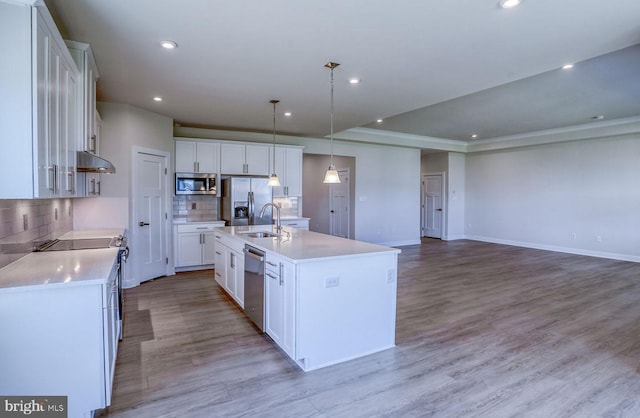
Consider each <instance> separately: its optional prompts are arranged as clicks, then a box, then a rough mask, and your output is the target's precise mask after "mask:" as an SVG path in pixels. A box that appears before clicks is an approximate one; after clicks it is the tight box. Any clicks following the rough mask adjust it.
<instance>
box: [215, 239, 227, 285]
mask: <svg viewBox="0 0 640 418" xmlns="http://www.w3.org/2000/svg"><path fill="white" fill-rule="evenodd" d="M226 248H227V247H225V246H224V245H222V244H221V243H220V241H219V240H218V242H217V243H216V249H215V254H216V268H215V272H214V276H215V278H216V282H218V284H219V285H220V286H222V288H225V287H226V285H227V283H226V281H227V255H226V254H225V250H226Z"/></svg>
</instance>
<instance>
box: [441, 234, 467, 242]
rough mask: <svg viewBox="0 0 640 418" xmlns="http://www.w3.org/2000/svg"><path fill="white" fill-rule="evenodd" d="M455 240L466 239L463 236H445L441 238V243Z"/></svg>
mask: <svg viewBox="0 0 640 418" xmlns="http://www.w3.org/2000/svg"><path fill="white" fill-rule="evenodd" d="M457 239H466V237H465V236H464V235H447V236H444V237H442V240H443V241H455V240H457Z"/></svg>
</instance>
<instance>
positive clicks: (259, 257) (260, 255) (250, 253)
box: [244, 247, 264, 262]
mask: <svg viewBox="0 0 640 418" xmlns="http://www.w3.org/2000/svg"><path fill="white" fill-rule="evenodd" d="M244 253H245V254H246V255H248V256H249V257H251V258H255V259H256V260H258V261H260V262H263V261H264V253H263V252H260V251H258V250H255V249H253V248H247V247H245V248H244Z"/></svg>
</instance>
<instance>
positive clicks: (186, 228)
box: [177, 222, 224, 234]
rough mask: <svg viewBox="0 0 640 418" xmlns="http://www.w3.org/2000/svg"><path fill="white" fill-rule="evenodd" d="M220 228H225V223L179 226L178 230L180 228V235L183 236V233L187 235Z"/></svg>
mask: <svg viewBox="0 0 640 418" xmlns="http://www.w3.org/2000/svg"><path fill="white" fill-rule="evenodd" d="M219 226H224V222H220V223H197V224H186V225H177V228H178V233H179V234H181V233H186V232H207V231H213V229H214V228H217V227H219Z"/></svg>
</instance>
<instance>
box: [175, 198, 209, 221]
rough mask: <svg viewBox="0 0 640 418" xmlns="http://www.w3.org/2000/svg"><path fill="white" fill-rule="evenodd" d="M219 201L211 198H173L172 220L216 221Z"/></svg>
mask: <svg viewBox="0 0 640 418" xmlns="http://www.w3.org/2000/svg"><path fill="white" fill-rule="evenodd" d="M219 206H220V200H219V199H218V198H217V197H213V196H198V195H186V196H174V197H173V219H181V218H186V219H187V221H188V222H197V221H217V220H219V218H218V210H219Z"/></svg>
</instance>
